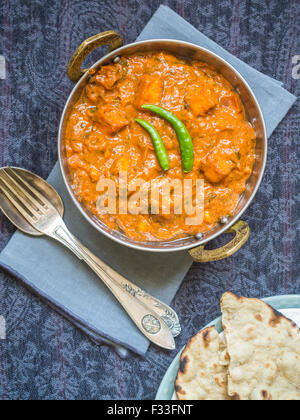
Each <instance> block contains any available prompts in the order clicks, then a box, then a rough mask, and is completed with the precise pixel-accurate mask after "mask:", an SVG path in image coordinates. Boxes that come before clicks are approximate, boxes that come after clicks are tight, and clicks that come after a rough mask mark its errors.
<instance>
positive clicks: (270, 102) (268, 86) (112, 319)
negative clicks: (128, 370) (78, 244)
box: [0, 6, 296, 355]
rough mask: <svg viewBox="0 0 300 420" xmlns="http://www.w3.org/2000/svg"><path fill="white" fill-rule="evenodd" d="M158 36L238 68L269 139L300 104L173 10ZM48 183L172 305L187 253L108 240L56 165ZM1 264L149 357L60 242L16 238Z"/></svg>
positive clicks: (84, 226)
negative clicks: (142, 249)
mask: <svg viewBox="0 0 300 420" xmlns="http://www.w3.org/2000/svg"><path fill="white" fill-rule="evenodd" d="M153 38H174V39H181V40H184V41H190V42H193V43H195V44H198V45H200V46H203V47H206V48H208V49H210V50H212V51H214V52H216V53H217V54H218V55H220V56H221V57H223V58H225V59H226V60H227V61H228V62H230V63H231V64H232V65H234V66H235V67H236V68H237V69H238V70H239V71H240V72H241V74H242V75H243V76H244V77H245V79H246V80H247V81H248V83H249V84H250V86H251V87H252V88H253V90H254V92H255V94H256V96H257V98H258V100H259V102H260V105H261V107H262V110H263V112H264V116H265V119H266V123H267V127H268V134H269V135H270V134H271V133H272V132H273V130H274V129H275V128H276V126H277V125H278V124H279V122H280V121H281V120H282V118H283V117H284V116H285V114H286V113H287V112H288V110H289V109H290V107H291V106H292V105H293V103H294V102H295V100H296V98H295V97H294V96H293V95H291V94H289V93H288V92H287V91H285V90H284V89H283V88H282V87H281V86H280V83H279V82H277V81H274V80H273V79H271V78H270V77H268V76H265V75H263V74H261V73H259V72H258V71H256V70H254V69H252V68H251V67H249V66H248V65H246V64H245V63H243V62H241V61H240V60H238V59H237V58H235V57H233V56H232V55H231V54H229V53H228V52H227V51H225V50H223V49H222V48H221V47H219V46H218V45H217V44H215V43H214V42H213V41H211V40H209V39H208V38H207V37H205V36H204V35H203V34H201V33H200V32H199V31H197V30H196V29H195V28H193V27H192V26H191V25H190V24H188V23H187V22H186V21H185V20H184V19H182V18H181V17H179V16H178V15H177V14H176V13H175V12H173V11H172V10H171V9H169V8H168V7H165V6H161V7H160V8H159V9H158V11H157V12H156V13H155V15H154V16H153V18H152V19H151V20H150V22H149V23H148V25H147V26H146V27H145V29H144V31H143V32H142V34H141V35H140V36H139V38H138V40H143V39H153ZM179 53H180V51H179ZM49 182H50V183H51V184H52V185H53V186H54V187H55V188H56V190H57V191H58V193H59V194H60V195H61V197H62V199H63V201H64V204H65V209H66V211H65V221H66V224H67V226H68V227H69V228H70V230H71V232H73V233H74V234H75V235H76V236H77V237H78V238H79V239H80V240H81V241H82V242H83V243H85V244H86V245H87V246H88V247H89V248H90V249H91V250H92V251H93V252H94V253H95V254H96V255H98V256H99V257H100V258H102V259H103V260H104V261H105V262H106V263H107V264H109V265H111V266H112V267H113V268H114V269H115V270H117V271H119V272H120V273H121V274H123V275H124V276H125V277H127V278H128V279H130V280H131V281H133V282H134V283H136V284H137V285H138V286H140V287H142V288H143V289H145V290H146V291H148V292H149V293H151V294H153V295H154V296H156V297H158V298H159V299H161V300H163V301H164V302H166V303H168V304H170V303H171V301H172V299H173V297H174V295H175V293H176V292H177V290H178V288H179V286H180V284H181V282H182V280H183V278H184V277H185V275H186V273H187V271H188V270H189V268H190V266H191V264H192V260H191V258H190V257H189V255H188V253H187V252H179V253H178V252H177V253H173V254H154V253H144V252H140V251H134V250H132V249H129V248H126V247H124V246H122V245H119V244H117V243H115V242H113V241H111V240H109V239H108V238H106V237H105V236H103V235H101V234H100V233H99V232H97V231H96V230H95V229H94V228H93V227H91V226H90V224H89V223H88V222H87V221H86V220H85V219H84V218H83V217H82V216H81V214H80V213H79V211H78V210H77V209H76V208H75V206H74V204H73V203H72V201H71V199H70V197H69V195H68V193H67V191H66V189H65V186H64V184H63V181H62V178H61V175H60V171H59V167H58V165H56V166H55V168H54V170H53V172H52V173H51V175H50V177H49ZM0 264H1V265H2V266H3V267H4V268H6V269H7V270H9V271H10V272H11V273H13V274H14V275H15V276H16V277H18V278H19V279H20V280H21V281H22V282H24V283H25V284H26V285H27V286H28V287H29V288H30V289H31V290H32V291H34V292H35V293H37V294H38V295H39V296H40V297H41V298H43V299H44V300H46V301H47V302H48V304H50V305H51V306H52V307H53V308H55V309H56V310H57V311H58V312H59V313H61V314H63V315H64V316H65V317H66V318H67V319H69V320H70V321H71V322H73V323H74V324H75V325H76V326H77V327H79V328H80V329H81V330H83V331H84V332H85V333H86V334H88V335H89V336H90V337H91V339H93V340H94V341H95V342H96V343H99V344H100V343H103V342H107V340H111V341H112V342H113V343H116V345H117V348H118V350H119V353H120V354H121V355H125V354H124V352H122V348H120V347H119V346H125V347H126V348H128V349H131V350H133V351H135V352H137V353H139V354H141V355H144V354H145V353H146V351H147V349H148V346H149V342H148V340H147V339H146V338H145V337H144V336H143V335H142V334H141V333H140V332H139V331H138V330H137V328H136V327H135V325H134V324H133V323H132V321H131V320H130V319H129V318H128V316H127V315H126V314H125V312H124V311H123V309H122V308H121V307H120V305H119V304H118V303H117V302H116V300H115V299H114V297H113V296H112V295H111V294H110V292H108V290H107V289H106V287H105V286H104V285H103V284H102V283H101V281H100V280H99V279H98V278H97V276H95V275H94V274H93V273H92V272H91V271H90V270H89V269H88V268H87V267H86V266H85V265H84V264H83V263H82V262H80V261H79V260H78V259H77V258H76V257H75V256H73V255H72V254H71V253H70V252H69V251H68V250H67V249H65V248H63V247H62V246H61V245H60V244H58V243H55V242H54V241H52V240H50V239H48V238H45V237H42V238H31V237H28V236H26V235H24V234H22V233H20V232H16V233H15V234H14V235H13V237H12V239H11V240H10V242H9V244H8V245H7V247H6V248H5V249H4V250H3V252H2V253H1V254H0Z"/></svg>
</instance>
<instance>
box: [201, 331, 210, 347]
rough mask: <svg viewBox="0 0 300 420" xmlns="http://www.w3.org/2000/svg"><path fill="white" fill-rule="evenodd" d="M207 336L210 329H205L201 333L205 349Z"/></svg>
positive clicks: (207, 342)
mask: <svg viewBox="0 0 300 420" xmlns="http://www.w3.org/2000/svg"><path fill="white" fill-rule="evenodd" d="M209 336H210V328H207V329H206V330H204V331H203V333H202V338H203V342H204V347H205V348H207V347H208V346H209Z"/></svg>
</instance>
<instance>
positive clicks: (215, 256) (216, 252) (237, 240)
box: [189, 220, 250, 263]
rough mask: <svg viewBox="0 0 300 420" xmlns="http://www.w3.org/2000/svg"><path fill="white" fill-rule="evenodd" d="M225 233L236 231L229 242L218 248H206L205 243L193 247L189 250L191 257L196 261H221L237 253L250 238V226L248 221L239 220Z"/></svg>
mask: <svg viewBox="0 0 300 420" xmlns="http://www.w3.org/2000/svg"><path fill="white" fill-rule="evenodd" d="M225 233H235V237H234V238H233V240H232V241H230V242H228V244H226V245H224V246H222V247H221V248H218V249H213V250H206V249H205V245H201V246H199V247H197V248H193V249H191V250H190V251H189V253H190V255H191V257H192V258H193V259H194V261H196V262H202V263H205V262H211V261H219V260H223V259H225V258H228V257H230V256H231V255H233V254H235V253H236V252H237V251H238V250H239V249H240V248H241V247H242V246H243V245H244V244H245V243H246V242H247V241H248V239H249V236H250V227H249V225H248V223H246V222H243V221H242V220H239V221H238V222H237V223H236V224H235V225H233V226H232V227H231V228H230V229H228V230H227V231H226V232H225Z"/></svg>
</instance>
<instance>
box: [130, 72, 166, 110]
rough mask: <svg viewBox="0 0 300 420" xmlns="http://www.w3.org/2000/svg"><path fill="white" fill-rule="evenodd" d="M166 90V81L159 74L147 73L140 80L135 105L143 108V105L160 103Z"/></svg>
mask: <svg viewBox="0 0 300 420" xmlns="http://www.w3.org/2000/svg"><path fill="white" fill-rule="evenodd" d="M163 90H164V82H163V81H162V80H161V79H160V78H159V77H158V76H151V75H149V74H145V75H144V76H143V77H142V78H141V81H140V84H139V87H138V90H137V93H136V97H135V105H136V107H137V108H141V107H142V105H146V104H151V105H160V102H161V98H162V95H163Z"/></svg>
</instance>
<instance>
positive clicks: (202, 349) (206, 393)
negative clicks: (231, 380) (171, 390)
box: [175, 327, 230, 400]
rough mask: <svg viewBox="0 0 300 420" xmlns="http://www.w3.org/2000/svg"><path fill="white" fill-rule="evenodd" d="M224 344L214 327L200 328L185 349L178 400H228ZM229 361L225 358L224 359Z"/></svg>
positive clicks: (179, 379)
mask: <svg viewBox="0 0 300 420" xmlns="http://www.w3.org/2000/svg"><path fill="white" fill-rule="evenodd" d="M224 348H225V345H224V343H223V342H222V340H221V339H220V336H219V334H218V333H217V331H216V330H215V328H214V327H210V328H206V329H205V330H203V331H200V332H199V333H198V334H197V335H195V336H194V337H193V338H191V340H190V341H189V342H188V344H187V346H186V348H185V349H184V351H183V353H182V355H181V359H180V368H179V371H178V375H177V379H176V382H175V391H176V395H177V398H178V399H179V400H228V399H230V398H229V397H228V395H227V367H226V366H224V365H223V364H222V362H220V360H221V359H222V358H224V359H226V355H225V356H224ZM224 364H225V365H226V364H227V363H226V362H225V363H224Z"/></svg>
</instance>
